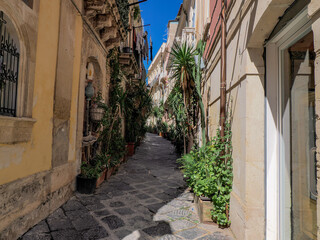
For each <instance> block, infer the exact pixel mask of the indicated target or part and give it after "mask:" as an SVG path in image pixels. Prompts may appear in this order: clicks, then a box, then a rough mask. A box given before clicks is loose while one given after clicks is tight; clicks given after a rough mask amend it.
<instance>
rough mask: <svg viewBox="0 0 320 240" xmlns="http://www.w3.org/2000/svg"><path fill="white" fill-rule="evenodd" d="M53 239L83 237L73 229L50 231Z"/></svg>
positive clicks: (65, 239) (69, 239) (68, 239)
mask: <svg viewBox="0 0 320 240" xmlns="http://www.w3.org/2000/svg"><path fill="white" fill-rule="evenodd" d="M51 235H52V239H53V240H62V239H63V240H82V239H83V237H82V236H81V234H80V233H78V232H77V231H76V230H74V229H68V230H60V231H55V232H51Z"/></svg>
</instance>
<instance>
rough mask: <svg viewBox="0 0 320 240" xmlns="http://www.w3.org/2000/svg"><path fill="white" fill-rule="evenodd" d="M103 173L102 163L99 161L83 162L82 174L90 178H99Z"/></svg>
mask: <svg viewBox="0 0 320 240" xmlns="http://www.w3.org/2000/svg"><path fill="white" fill-rule="evenodd" d="M100 175H101V163H100V162H99V161H98V162H96V163H95V164H90V163H87V162H82V164H81V176H82V177H84V178H88V179H93V178H98V177H100Z"/></svg>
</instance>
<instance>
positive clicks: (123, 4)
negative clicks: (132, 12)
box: [116, 0, 130, 31]
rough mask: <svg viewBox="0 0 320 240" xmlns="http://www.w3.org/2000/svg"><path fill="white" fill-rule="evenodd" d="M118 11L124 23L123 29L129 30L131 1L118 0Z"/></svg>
mask: <svg viewBox="0 0 320 240" xmlns="http://www.w3.org/2000/svg"><path fill="white" fill-rule="evenodd" d="M116 3H117V7H118V11H119V14H120V17H121V20H122V23H123V27H124V29H125V30H126V31H128V28H129V9H130V8H129V1H128V0H116Z"/></svg>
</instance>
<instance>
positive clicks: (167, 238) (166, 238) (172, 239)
mask: <svg viewBox="0 0 320 240" xmlns="http://www.w3.org/2000/svg"><path fill="white" fill-rule="evenodd" d="M180 239H181V238H179V237H177V236H175V235H172V234H167V235H164V236H162V237H160V238H157V240H180Z"/></svg>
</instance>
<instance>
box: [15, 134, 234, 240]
mask: <svg viewBox="0 0 320 240" xmlns="http://www.w3.org/2000/svg"><path fill="white" fill-rule="evenodd" d="M173 151H174V147H173V146H172V145H171V144H170V142H169V141H167V140H165V139H163V138H161V137H159V136H157V135H153V134H147V135H146V139H145V143H143V144H142V145H141V146H140V147H139V149H138V150H137V152H136V154H135V155H134V157H132V158H130V159H129V160H128V162H127V163H126V164H125V165H123V166H122V167H121V168H120V170H119V172H118V173H117V175H114V176H112V177H111V179H109V180H108V181H107V182H104V183H103V184H102V185H101V186H100V187H99V188H98V189H97V190H96V193H95V194H93V195H85V194H79V193H76V194H75V197H73V198H72V199H70V200H69V201H68V202H67V203H66V204H64V205H63V207H62V208H59V209H58V210H57V211H55V212H54V213H53V214H51V215H50V216H49V217H48V218H47V219H46V221H43V222H41V223H39V224H38V225H36V226H35V227H34V228H33V229H31V230H30V231H28V232H27V233H26V234H25V235H24V236H23V237H22V238H21V239H23V240H37V239H39V240H40V239H41V240H43V239H44V240H46V239H48V240H49V239H53V240H55V239H59V240H65V239H76V240H82V239H104V240H107V239H110V240H116V239H118V238H119V239H124V240H133V239H134V240H137V239H139V240H144V239H146V240H153V239H161V240H176V239H177V240H179V239H183V240H186V239H202V240H233V238H232V237H228V236H229V235H230V233H229V230H228V229H224V230H222V229H218V228H215V227H213V225H204V224H201V223H199V218H198V215H197V213H196V211H195V205H194V203H193V195H192V193H190V191H188V190H186V189H187V186H186V183H185V182H184V180H183V175H182V173H181V172H180V170H179V168H178V165H177V163H176V159H177V156H176V155H175V153H173ZM47 223H48V224H47ZM100 224H101V226H100ZM230 236H231V235H230Z"/></svg>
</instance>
